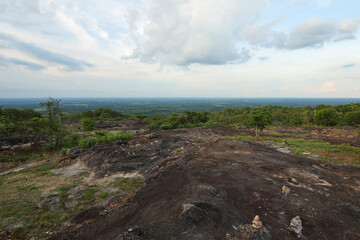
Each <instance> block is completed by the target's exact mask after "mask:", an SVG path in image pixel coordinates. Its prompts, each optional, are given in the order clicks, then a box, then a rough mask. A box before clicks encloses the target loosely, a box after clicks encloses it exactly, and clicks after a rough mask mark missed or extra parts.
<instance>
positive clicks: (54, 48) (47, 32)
mask: <svg viewBox="0 0 360 240" xmlns="http://www.w3.org/2000/svg"><path fill="white" fill-rule="evenodd" d="M358 9H360V2H358V1H353V0H341V1H340V0H332V1H331V0H301V1H300V0H291V1H288V0H251V1H249V0H208V1H204V0H132V1H127V0H102V1H97V0H77V1H73V0H31V1H30V0H6V1H5V0H4V1H0V66H1V67H0V84H1V86H2V90H0V94H2V95H4V94H5V95H6V94H7V92H6V91H7V90H6V89H12V91H14V89H17V87H18V86H19V85H21V86H22V87H26V86H28V87H29V86H31V87H33V88H34V87H36V86H38V87H39V88H41V87H45V89H44V90H43V91H41V92H46V91H47V90H46V89H48V90H49V91H50V89H51V88H56V92H59V91H60V92H61V89H67V86H68V85H69V84H75V85H76V86H85V88H87V89H88V90H89V92H91V93H92V94H91V95H92V96H94V92H96V91H98V90H99V92H100V89H101V92H102V94H103V93H106V92H108V93H109V95H111V96H117V93H119V92H121V93H122V94H125V95H126V94H128V96H137V93H136V92H137V91H136V89H138V88H139V86H138V85H136V83H140V82H141V84H142V85H143V86H149V87H147V88H146V89H143V90H142V91H141V94H143V93H144V92H146V91H149V93H148V95H151V94H152V95H154V96H175V95H177V96H189V94H191V96H194V95H196V94H197V93H199V94H200V93H201V94H204V96H207V95H206V94H208V95H209V96H238V95H240V96H271V94H273V95H274V96H277V95H279V96H287V95H286V94H288V95H289V96H346V97H348V96H353V95H354V96H355V95H356V94H359V91H357V92H351V91H352V89H353V87H354V86H356V87H357V88H360V85H359V79H358V78H359V76H360V69H359V66H360V60H359V58H358V52H359V51H360V42H359V23H360V14H359V11H358ZM344 53H346V54H344ZM319 62H321V64H319ZM305 69H306V71H305ZM305 72H306V73H305ZM55 77H56V79H57V80H56V84H55V82H53V81H51V84H50V82H47V81H50V79H55ZM25 79H26V80H25ZM85 79H92V81H93V82H92V83H91V84H88V82H86V81H87V80H85ZM46 83H48V84H46ZM145 83H146V84H145ZM260 85H261V88H260V87H259V86H260ZM313 85H314V86H313ZM315 85H316V86H315ZM284 86H286V91H284ZM90 88H91V89H90ZM59 89H60V90H59ZM190 89H191V90H190ZM216 89H219V91H216ZM319 89H322V90H321V91H320V90H319ZM260 90H261V91H260ZM330 90H331V91H330ZM64 91H65V90H64ZM20 92H21V94H22V93H23V92H24V90H22V91H20ZM37 92H39V91H37Z"/></svg>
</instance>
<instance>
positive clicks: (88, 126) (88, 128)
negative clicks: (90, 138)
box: [82, 118, 95, 131]
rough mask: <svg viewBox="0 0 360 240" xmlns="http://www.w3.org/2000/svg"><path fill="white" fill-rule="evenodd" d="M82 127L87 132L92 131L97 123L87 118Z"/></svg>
mask: <svg viewBox="0 0 360 240" xmlns="http://www.w3.org/2000/svg"><path fill="white" fill-rule="evenodd" d="M82 126H83V129H84V130H85V131H92V130H94V127H95V121H94V120H92V119H90V118H85V119H84V120H83V122H82Z"/></svg>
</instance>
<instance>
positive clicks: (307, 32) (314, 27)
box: [286, 18, 336, 49]
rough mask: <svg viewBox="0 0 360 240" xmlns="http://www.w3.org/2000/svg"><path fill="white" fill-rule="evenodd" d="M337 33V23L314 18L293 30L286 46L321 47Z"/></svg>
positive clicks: (293, 47)
mask: <svg viewBox="0 0 360 240" xmlns="http://www.w3.org/2000/svg"><path fill="white" fill-rule="evenodd" d="M335 33H336V24H335V23H332V22H328V21H321V20H319V19H317V18H312V19H309V20H308V21H307V22H305V23H303V24H302V25H300V26H298V27H296V28H295V29H294V30H293V31H292V33H291V34H290V36H289V39H288V41H287V44H286V48H289V49H297V48H303V47H309V46H311V47H319V46H322V45H323V44H324V42H326V41H329V40H331V39H332V38H333V37H334V36H335Z"/></svg>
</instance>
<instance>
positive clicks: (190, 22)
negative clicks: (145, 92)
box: [129, 0, 269, 65]
mask: <svg viewBox="0 0 360 240" xmlns="http://www.w3.org/2000/svg"><path fill="white" fill-rule="evenodd" d="M146 4H147V7H148V8H147V12H146V16H147V21H146V24H145V25H144V26H143V28H144V33H143V35H142V36H138V37H137V39H136V40H137V43H138V44H137V48H136V49H135V50H134V55H133V57H138V58H139V59H140V60H141V61H144V62H161V63H164V64H174V65H189V64H192V63H199V64H224V63H227V62H230V61H238V62H245V61H247V60H249V54H246V53H247V52H248V50H246V49H244V47H245V46H244V44H239V43H240V41H241V40H242V39H243V38H244V36H243V33H242V30H243V29H244V28H245V27H246V26H248V25H249V24H252V23H254V22H255V21H256V20H258V18H259V17H260V12H261V10H262V9H263V8H264V7H266V6H268V4H269V1H268V0H252V1H247V0H222V1H219V0H209V1H201V0H185V1H178V0H149V1H146ZM130 16H132V17H133V16H134V14H131V15H130ZM129 20H130V19H129ZM134 21H136V20H132V21H130V24H129V26H130V28H131V29H134V24H133V23H134Z"/></svg>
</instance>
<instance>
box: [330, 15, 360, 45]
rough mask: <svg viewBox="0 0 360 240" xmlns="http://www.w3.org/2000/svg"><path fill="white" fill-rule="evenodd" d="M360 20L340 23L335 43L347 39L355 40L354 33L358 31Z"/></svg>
mask: <svg viewBox="0 0 360 240" xmlns="http://www.w3.org/2000/svg"><path fill="white" fill-rule="evenodd" d="M359 23H360V19H352V20H346V21H343V22H342V23H340V24H339V25H338V27H337V32H338V35H337V37H336V39H335V41H341V40H346V39H355V35H354V33H355V32H356V30H357V29H358V26H359Z"/></svg>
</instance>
